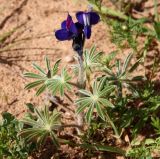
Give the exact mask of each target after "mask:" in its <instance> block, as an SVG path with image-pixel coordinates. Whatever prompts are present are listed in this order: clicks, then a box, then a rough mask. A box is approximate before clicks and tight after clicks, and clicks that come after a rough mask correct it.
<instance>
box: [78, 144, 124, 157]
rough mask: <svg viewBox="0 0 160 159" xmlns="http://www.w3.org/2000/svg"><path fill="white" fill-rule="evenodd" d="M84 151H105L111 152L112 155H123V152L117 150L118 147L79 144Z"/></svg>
mask: <svg viewBox="0 0 160 159" xmlns="http://www.w3.org/2000/svg"><path fill="white" fill-rule="evenodd" d="M80 146H81V147H82V148H84V149H91V150H96V151H106V152H113V153H118V154H121V155H125V153H126V152H125V151H124V150H122V149H120V148H118V147H112V146H106V145H98V144H92V145H91V144H87V143H85V144H81V145H80Z"/></svg>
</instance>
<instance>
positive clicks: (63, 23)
mask: <svg viewBox="0 0 160 159" xmlns="http://www.w3.org/2000/svg"><path fill="white" fill-rule="evenodd" d="M61 28H62V29H66V20H64V21H63V22H62V23H61Z"/></svg>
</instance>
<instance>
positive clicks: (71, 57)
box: [65, 56, 75, 63]
mask: <svg viewBox="0 0 160 159" xmlns="http://www.w3.org/2000/svg"><path fill="white" fill-rule="evenodd" d="M65 61H66V62H68V63H72V62H74V61H75V59H74V58H73V56H66V57H65Z"/></svg>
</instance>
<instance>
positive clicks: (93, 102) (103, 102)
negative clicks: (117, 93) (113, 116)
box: [76, 78, 115, 123]
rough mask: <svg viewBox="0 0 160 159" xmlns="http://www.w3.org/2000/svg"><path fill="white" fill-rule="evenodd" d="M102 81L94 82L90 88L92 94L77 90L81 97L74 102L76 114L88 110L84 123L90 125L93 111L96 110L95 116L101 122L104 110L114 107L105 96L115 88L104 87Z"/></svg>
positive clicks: (103, 117)
mask: <svg viewBox="0 0 160 159" xmlns="http://www.w3.org/2000/svg"><path fill="white" fill-rule="evenodd" d="M104 81H105V79H104V78H102V79H101V80H100V81H99V82H97V81H95V82H94V83H93V86H92V90H93V92H90V91H87V90H79V92H80V93H81V94H82V95H83V97H80V98H79V99H78V100H77V101H76V104H77V105H78V108H77V110H76V112H77V113H80V112H82V111H84V109H86V108H88V109H87V112H86V121H87V122H88V123H90V121H91V119H92V114H93V111H94V109H96V110H97V114H98V115H99V116H100V117H101V118H102V119H103V120H105V114H104V112H105V111H104V108H105V107H112V108H113V107H114V105H113V104H112V103H111V102H110V101H109V100H108V99H107V95H108V94H109V93H111V92H112V91H113V90H114V89H115V87H114V86H106V87H104Z"/></svg>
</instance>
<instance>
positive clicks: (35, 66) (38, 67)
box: [33, 63, 46, 76]
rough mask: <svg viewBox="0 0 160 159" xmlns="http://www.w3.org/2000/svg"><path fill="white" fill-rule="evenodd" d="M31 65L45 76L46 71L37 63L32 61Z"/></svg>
mask: <svg viewBox="0 0 160 159" xmlns="http://www.w3.org/2000/svg"><path fill="white" fill-rule="evenodd" d="M33 67H34V68H35V69H36V70H38V71H39V72H40V73H41V74H42V75H45V76H46V73H45V71H44V70H43V69H42V68H41V67H40V66H38V65H37V64H35V63H33Z"/></svg>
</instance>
